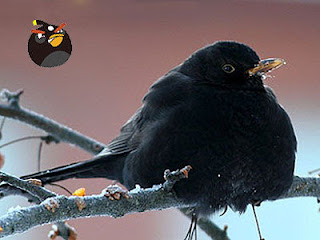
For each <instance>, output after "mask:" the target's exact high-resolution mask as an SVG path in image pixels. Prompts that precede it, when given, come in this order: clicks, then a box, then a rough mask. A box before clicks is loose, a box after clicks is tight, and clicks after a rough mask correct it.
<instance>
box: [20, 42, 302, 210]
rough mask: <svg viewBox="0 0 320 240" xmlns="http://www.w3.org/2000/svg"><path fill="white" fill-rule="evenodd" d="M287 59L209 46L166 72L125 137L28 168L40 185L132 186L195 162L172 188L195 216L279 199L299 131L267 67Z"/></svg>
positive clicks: (238, 46)
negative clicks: (74, 159)
mask: <svg viewBox="0 0 320 240" xmlns="http://www.w3.org/2000/svg"><path fill="white" fill-rule="evenodd" d="M283 63H284V61H283V60H282V59H278V58H273V59H267V60H260V59H259V57H258V55H257V54H256V53H255V51H254V50H252V49H251V48H250V47H248V46H247V45H244V44H241V43H237V42H231V41H222V42H216V43H215V44H212V45H209V46H206V47H204V48H202V49H200V50H198V51H196V52H195V53H194V54H192V55H191V56H190V57H189V58H188V59H187V60H186V61H185V62H183V63H182V64H180V65H179V66H177V67H176V68H174V69H172V70H171V71H169V72H168V73H167V74H166V75H164V76H163V77H161V78H160V79H159V80H158V81H157V82H156V83H155V84H153V86H152V87H151V88H150V90H149V92H148V93H147V94H146V96H145V97H144V99H143V105H142V107H141V108H139V109H138V111H137V112H136V113H135V114H134V115H133V116H132V118H131V119H130V120H129V121H128V122H127V123H126V124H125V125H124V126H123V128H122V129H121V132H120V134H119V136H118V137H116V138H115V139H114V140H113V141H111V142H110V143H109V145H108V146H107V148H106V149H105V150H104V151H103V152H102V153H101V154H99V155H98V156H96V157H95V158H93V159H91V160H88V161H84V162H78V163H73V164H70V165H67V166H62V167H57V168H55V169H51V170H47V171H43V172H39V173H35V174H32V175H28V176H24V177H23V178H24V179H25V178H37V179H40V180H41V181H42V182H43V184H47V183H51V182H55V181H60V180H64V179H68V178H109V179H115V180H117V181H119V182H120V183H122V184H123V185H125V186H126V187H127V188H128V189H131V188H133V187H134V186H135V184H139V185H141V186H142V187H150V186H152V185H154V184H159V183H161V182H162V181H163V172H164V171H165V170H166V169H178V168H182V167H184V166H186V165H191V166H192V171H191V172H190V174H189V178H188V179H187V180H181V181H179V182H178V183H177V184H176V185H175V187H174V190H175V192H176V193H177V196H178V197H179V198H181V199H182V200H184V201H185V202H187V203H196V204H197V208H196V211H195V212H196V214H204V215H208V214H211V213H213V212H215V211H217V210H220V209H223V208H226V207H227V206H229V207H231V208H232V209H234V210H236V211H239V212H244V211H245V209H246V207H247V205H248V204H251V203H259V202H262V201H264V200H273V199H276V198H278V197H279V196H280V195H281V194H283V193H284V192H286V191H287V190H288V189H289V187H290V185H291V183H292V180H293V170H294V162H295V152H296V138H295V134H294V130H293V128H292V125H291V121H290V119H289V117H288V115H287V113H286V112H285V110H284V109H283V108H282V107H281V105H280V104H279V103H278V101H277V99H276V97H275V95H274V93H273V92H272V90H271V89H270V88H269V87H267V86H265V85H264V83H263V80H264V78H265V74H266V73H267V72H269V71H271V70H273V69H275V68H277V67H279V66H281V65H282V64H283Z"/></svg>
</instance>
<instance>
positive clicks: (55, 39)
mask: <svg viewBox="0 0 320 240" xmlns="http://www.w3.org/2000/svg"><path fill="white" fill-rule="evenodd" d="M63 37H64V35H63V34H53V35H51V36H50V37H49V39H48V43H50V44H51V46H52V47H58V46H59V45H60V44H61V43H62V41H63Z"/></svg>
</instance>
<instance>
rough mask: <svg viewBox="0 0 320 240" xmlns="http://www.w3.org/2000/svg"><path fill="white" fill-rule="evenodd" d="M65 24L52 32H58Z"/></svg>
mask: <svg viewBox="0 0 320 240" xmlns="http://www.w3.org/2000/svg"><path fill="white" fill-rule="evenodd" d="M65 25H66V24H65V23H62V24H61V25H60V26H59V27H57V28H56V30H54V31H53V32H55V33H56V32H58V31H60V30H61V29H62V28H63V27H64V26H65Z"/></svg>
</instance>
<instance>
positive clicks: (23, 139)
mask: <svg viewBox="0 0 320 240" xmlns="http://www.w3.org/2000/svg"><path fill="white" fill-rule="evenodd" d="M42 137H43V136H27V137H22V138H18V139H15V140H12V141H10V142H7V143H4V144H2V145H0V148H3V147H6V146H9V145H11V144H14V143H17V142H21V141H25V140H30V139H41V138H42Z"/></svg>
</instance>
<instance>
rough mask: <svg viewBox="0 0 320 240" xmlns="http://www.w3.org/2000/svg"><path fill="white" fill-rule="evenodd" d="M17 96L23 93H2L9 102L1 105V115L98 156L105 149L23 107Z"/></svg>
mask: <svg viewBox="0 0 320 240" xmlns="http://www.w3.org/2000/svg"><path fill="white" fill-rule="evenodd" d="M17 94H19V96H20V95H21V92H18V93H11V92H9V91H8V90H3V91H2V92H1V96H2V98H3V99H5V100H6V101H7V102H8V105H5V104H0V115H2V116H4V117H8V118H12V119H15V120H18V121H20V122H23V123H26V124H28V125H30V126H32V127H35V128H38V129H41V130H43V131H45V132H46V133H48V134H49V135H51V136H53V137H55V138H56V139H58V140H60V141H62V142H66V143H70V144H72V145H75V146H77V147H79V148H82V149H83V150H85V151H87V152H89V153H91V154H98V153H99V152H101V150H102V149H103V148H104V147H105V145H104V144H102V143H100V142H98V141H96V140H94V139H92V138H89V137H87V136H85V135H83V134H81V133H79V132H77V131H75V130H73V129H71V128H69V127H66V126H64V125H62V124H60V123H58V122H56V121H54V120H52V119H49V118H47V117H45V116H43V115H41V114H39V113H36V112H33V111H31V110H29V109H26V108H23V107H21V106H20V104H19V99H16V98H14V96H16V95H17ZM13 99H14V100H13Z"/></svg>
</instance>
